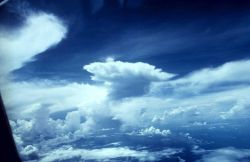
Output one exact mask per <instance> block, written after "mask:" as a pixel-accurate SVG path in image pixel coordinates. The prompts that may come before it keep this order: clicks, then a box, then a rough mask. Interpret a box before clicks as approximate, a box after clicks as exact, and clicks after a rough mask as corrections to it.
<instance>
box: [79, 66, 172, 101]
mask: <svg viewBox="0 0 250 162" xmlns="http://www.w3.org/2000/svg"><path fill="white" fill-rule="evenodd" d="M83 68H84V69H85V70H87V71H88V72H90V73H92V74H93V76H92V77H91V78H92V80H95V81H101V82H104V83H106V84H107V85H109V86H110V89H111V96H112V97H113V98H116V99H117V98H118V99H119V98H124V97H131V96H140V95H143V94H145V93H146V92H147V91H148V88H149V85H150V83H152V82H157V81H166V80H168V79H170V78H172V77H174V76H175V74H171V73H167V72H163V71H162V70H161V69H158V68H156V67H155V66H153V65H150V64H147V63H143V62H136V63H130V62H122V61H107V62H94V63H91V64H89V65H85V66H84V67H83Z"/></svg>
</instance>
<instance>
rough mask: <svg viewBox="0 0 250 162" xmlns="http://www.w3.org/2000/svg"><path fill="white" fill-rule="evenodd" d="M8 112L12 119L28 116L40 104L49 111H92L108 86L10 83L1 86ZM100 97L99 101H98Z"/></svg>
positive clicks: (41, 82)
mask: <svg viewBox="0 0 250 162" xmlns="http://www.w3.org/2000/svg"><path fill="white" fill-rule="evenodd" d="M1 88H2V89H1V90H2V91H1V92H2V96H3V100H4V103H5V105H6V108H7V111H8V113H10V114H12V118H13V119H14V118H16V117H18V118H21V117H29V116H30V115H31V114H32V113H34V112H35V111H36V110H37V109H38V108H39V107H40V106H41V105H46V107H48V108H49V110H50V113H53V112H57V111H62V110H67V109H72V108H81V107H85V113H88V114H90V113H92V110H94V109H91V110H90V109H87V107H96V108H97V106H96V105H98V104H99V103H102V102H103V100H105V98H106V96H107V91H106V89H105V88H103V87H100V86H94V85H88V84H82V83H60V82H56V81H54V82H52V81H41V80H40V81H33V82H10V83H6V84H5V85H4V86H2V87H1ZM97 98H98V100H97Z"/></svg>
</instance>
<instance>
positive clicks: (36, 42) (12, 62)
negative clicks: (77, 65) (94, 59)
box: [0, 12, 67, 77]
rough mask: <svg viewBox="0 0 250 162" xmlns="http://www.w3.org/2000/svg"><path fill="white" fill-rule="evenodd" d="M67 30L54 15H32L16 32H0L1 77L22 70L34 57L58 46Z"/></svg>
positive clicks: (40, 13)
mask: <svg viewBox="0 0 250 162" xmlns="http://www.w3.org/2000/svg"><path fill="white" fill-rule="evenodd" d="M66 33H67V28H66V26H65V25H64V24H63V22H62V21H61V20H60V19H58V18H57V17H56V16H55V15H53V14H48V13H44V12H39V13H34V12H33V13H31V14H30V15H28V16H27V18H26V21H25V23H24V25H23V26H22V27H21V28H19V29H16V31H15V32H14V31H8V30H3V29H2V30H1V31H0V35H1V37H0V44H1V45H0V64H1V69H0V77H3V76H4V75H6V74H8V73H10V72H11V71H13V70H16V69H19V68H21V67H22V66H23V65H24V64H25V63H27V62H29V61H32V60H33V59H34V56H36V55H37V54H39V53H42V52H44V51H46V50H47V49H48V48H50V47H52V46H55V45H56V44H58V43H59V42H60V41H61V40H62V39H63V38H64V37H65V35H66Z"/></svg>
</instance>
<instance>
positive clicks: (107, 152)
mask: <svg viewBox="0 0 250 162" xmlns="http://www.w3.org/2000/svg"><path fill="white" fill-rule="evenodd" d="M181 151H182V150H181V149H166V150H162V151H156V152H148V151H146V150H141V151H137V150H133V149H130V148H128V147H110V148H101V149H93V150H87V149H74V148H72V147H66V148H60V149H56V150H54V151H51V152H50V153H49V155H45V157H44V158H42V160H41V161H42V162H51V161H62V160H73V159H74V160H76V161H79V160H98V161H113V160H114V161H123V160H122V159H121V158H125V159H128V160H139V161H156V160H160V159H161V158H162V157H170V156H172V155H175V154H177V153H180V152H181ZM116 158H119V159H121V160H117V159H116ZM115 159H116V160H115Z"/></svg>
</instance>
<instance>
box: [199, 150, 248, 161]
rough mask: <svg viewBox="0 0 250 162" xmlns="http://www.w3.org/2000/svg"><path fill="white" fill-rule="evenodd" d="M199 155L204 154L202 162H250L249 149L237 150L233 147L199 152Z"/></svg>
mask: <svg viewBox="0 0 250 162" xmlns="http://www.w3.org/2000/svg"><path fill="white" fill-rule="evenodd" d="M197 153H198V154H200V153H202V154H204V155H203V156H202V159H201V160H200V161H202V162H217V161H220V162H238V161H249V160H250V150H249V149H236V148H233V147H228V148H220V149H216V150H207V151H206V150H204V151H201V152H200V151H199V150H198V151H197Z"/></svg>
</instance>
